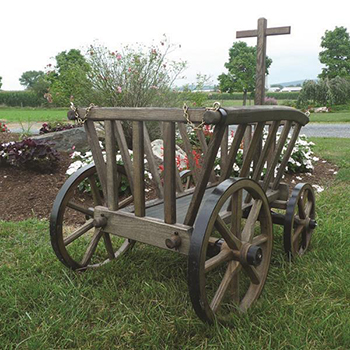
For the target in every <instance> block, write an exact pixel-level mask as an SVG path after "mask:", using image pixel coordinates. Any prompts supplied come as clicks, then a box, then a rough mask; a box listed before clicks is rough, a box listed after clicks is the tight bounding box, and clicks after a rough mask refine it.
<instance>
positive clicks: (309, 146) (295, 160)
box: [280, 135, 319, 173]
mask: <svg viewBox="0 0 350 350" xmlns="http://www.w3.org/2000/svg"><path fill="white" fill-rule="evenodd" d="M290 139H291V136H290V135H288V138H287V141H286V144H285V145H284V147H283V150H282V154H281V159H280V161H282V157H283V155H284V153H285V151H286V150H287V146H288V144H289V142H290ZM313 146H315V144H314V143H313V142H311V141H308V140H307V137H306V135H300V136H299V137H298V139H297V141H296V142H295V145H294V148H293V151H292V154H291V156H290V158H289V162H288V163H287V166H286V172H288V173H307V172H311V171H312V170H313V169H314V166H313V164H312V162H313V161H314V162H317V161H318V160H319V158H317V157H315V156H314V153H313Z"/></svg>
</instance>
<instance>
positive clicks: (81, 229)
mask: <svg viewBox="0 0 350 350" xmlns="http://www.w3.org/2000/svg"><path fill="white" fill-rule="evenodd" d="M93 227H94V225H93V219H90V220H88V221H86V223H85V224H84V225H83V226H81V227H79V228H78V229H77V230H76V231H74V232H73V233H72V234H71V235H69V236H68V237H66V238H64V240H63V244H64V245H65V246H67V245H68V244H70V243H72V242H73V241H75V240H76V239H77V238H79V237H80V236H82V235H83V234H84V233H86V232H88V231H89V230H91V229H92V228H93Z"/></svg>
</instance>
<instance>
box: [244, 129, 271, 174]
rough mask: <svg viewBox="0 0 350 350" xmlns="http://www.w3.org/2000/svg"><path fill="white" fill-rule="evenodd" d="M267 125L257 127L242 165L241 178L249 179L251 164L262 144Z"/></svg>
mask: <svg viewBox="0 0 350 350" xmlns="http://www.w3.org/2000/svg"><path fill="white" fill-rule="evenodd" d="M264 126H265V123H258V125H257V126H256V127H255V130H254V134H253V137H252V140H251V141H250V145H249V148H248V151H247V154H246V156H245V159H244V161H243V164H242V168H241V171H240V174H239V176H240V177H247V176H248V175H249V171H250V164H251V162H252V160H253V156H255V154H256V152H257V147H258V145H259V143H260V142H261V137H262V132H263V130H264Z"/></svg>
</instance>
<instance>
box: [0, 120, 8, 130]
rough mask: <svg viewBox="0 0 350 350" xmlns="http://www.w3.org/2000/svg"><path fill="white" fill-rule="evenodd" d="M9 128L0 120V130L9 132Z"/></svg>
mask: <svg viewBox="0 0 350 350" xmlns="http://www.w3.org/2000/svg"><path fill="white" fill-rule="evenodd" d="M9 131H10V130H9V128H8V127H7V125H6V124H5V123H2V122H0V132H9Z"/></svg>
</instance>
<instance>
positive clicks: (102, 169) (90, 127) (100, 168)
mask: <svg viewBox="0 0 350 350" xmlns="http://www.w3.org/2000/svg"><path fill="white" fill-rule="evenodd" d="M84 126H85V131H86V134H87V138H88V142H89V145H90V148H91V152H92V156H93V158H94V162H95V165H96V170H97V174H98V177H99V179H100V182H101V187H102V192H103V195H104V197H105V198H107V170H106V164H105V161H104V159H103V155H102V150H101V147H100V143H99V140H98V136H97V133H96V129H95V125H94V122H93V121H91V120H87V121H86V122H85V123H84Z"/></svg>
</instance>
